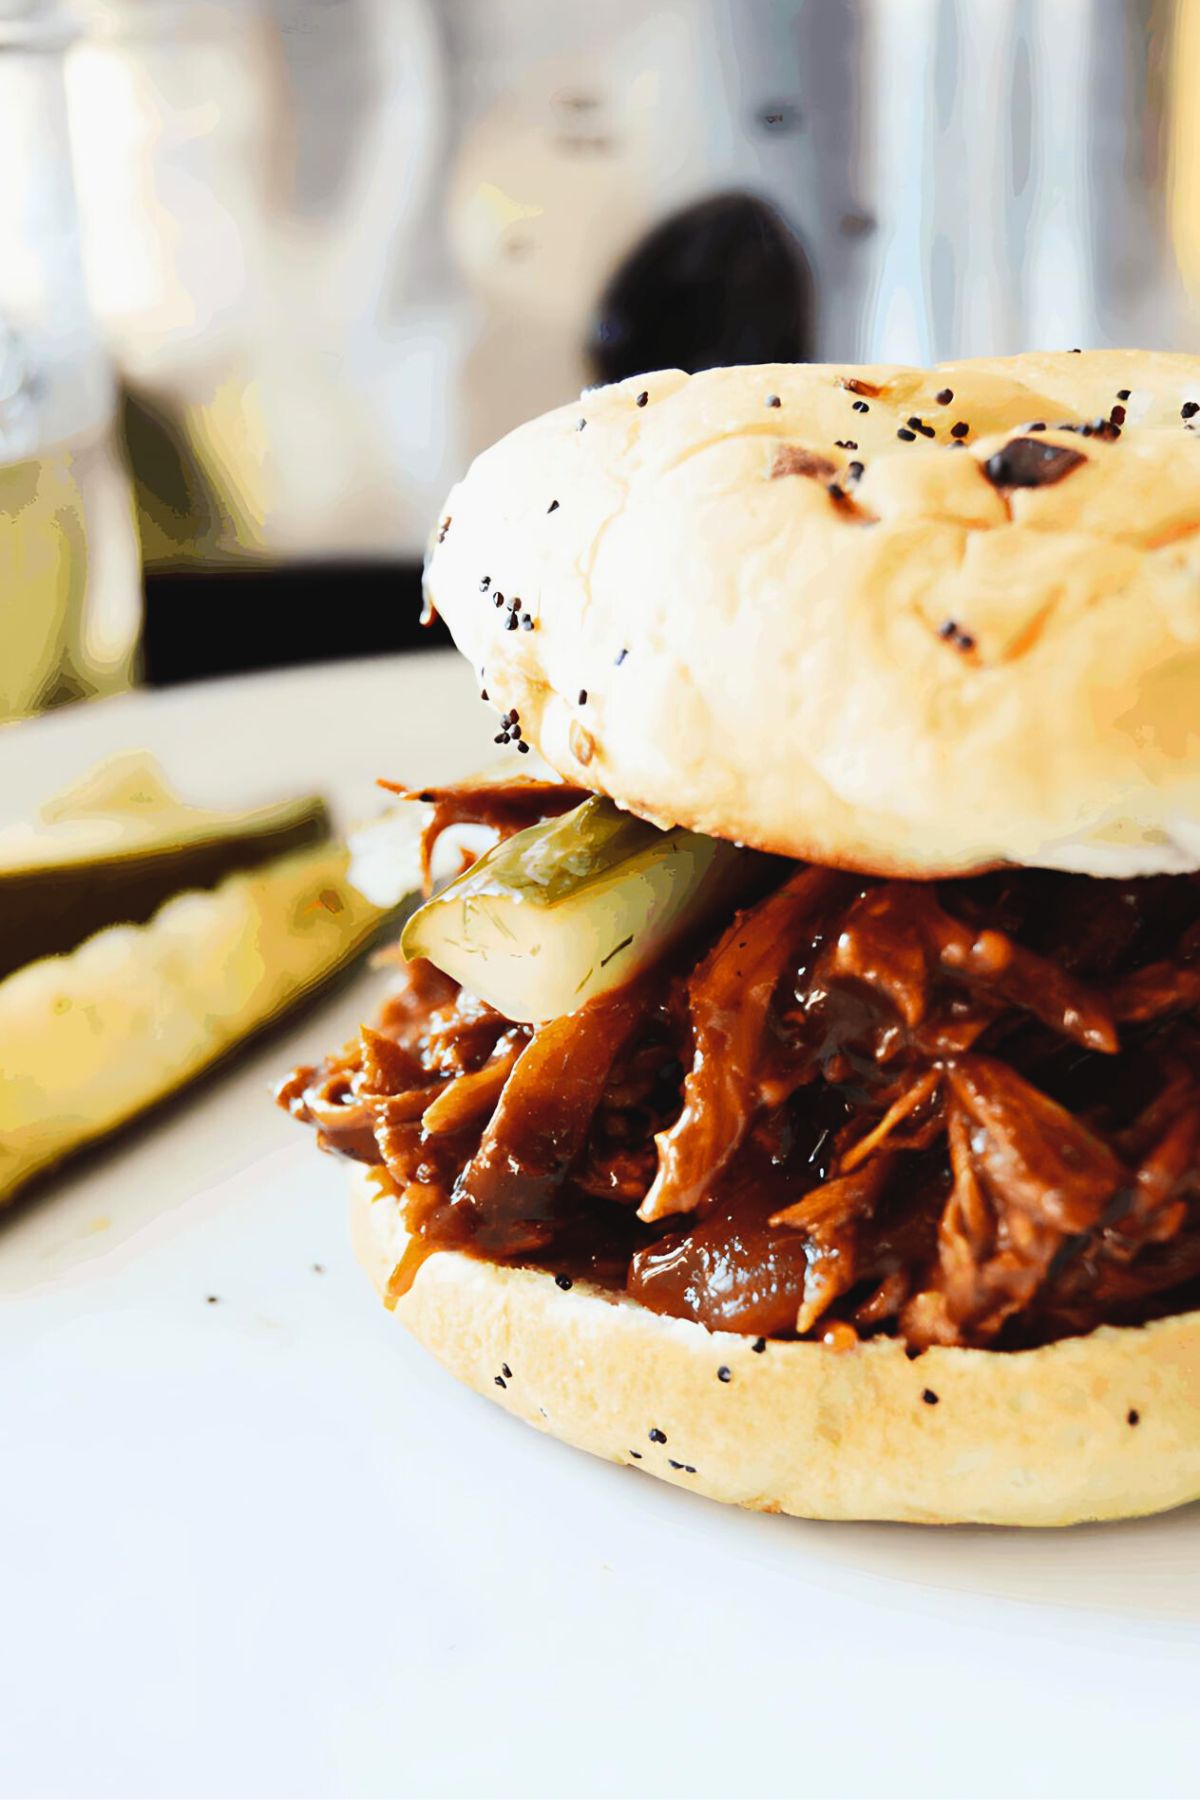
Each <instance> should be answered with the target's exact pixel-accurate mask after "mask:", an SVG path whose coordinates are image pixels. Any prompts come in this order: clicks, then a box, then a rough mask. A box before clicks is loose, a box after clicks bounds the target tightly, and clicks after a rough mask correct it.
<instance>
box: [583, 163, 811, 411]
mask: <svg viewBox="0 0 1200 1800" xmlns="http://www.w3.org/2000/svg"><path fill="white" fill-rule="evenodd" d="M813 343H814V303H813V283H812V275H811V272H810V270H809V266H808V260H807V258H806V257H805V254H804V250H803V248H802V246H801V244H800V241H799V239H798V238H797V237H796V235H795V233H794V232H793V231H792V230H791V229H790V227H789V226H788V225H787V224H786V222H785V221H784V219H783V218H782V217H781V216H780V214H779V213H777V212H776V211H775V209H774V207H772V206H768V205H767V203H766V202H765V201H764V200H760V199H758V198H757V197H756V196H755V195H753V194H736V193H735V194H718V195H716V196H715V197H714V198H713V199H711V200H702V201H700V202H699V203H698V204H697V205H695V206H689V207H687V208H686V209H685V210H684V211H683V212H678V213H675V214H674V215H673V216H672V217H671V218H668V219H666V220H664V221H663V223H662V224H661V225H657V226H656V227H655V228H654V230H653V231H651V232H650V233H649V234H648V235H647V236H646V237H644V238H643V239H642V241H641V243H640V244H638V245H637V247H636V248H635V249H634V250H632V251H631V252H630V254H629V255H628V256H627V257H626V259H625V261H624V262H623V263H622V264H621V266H620V268H619V269H618V270H617V272H616V274H615V275H614V276H613V277H612V279H611V280H610V282H609V284H608V286H607V288H606V289H605V291H604V293H603V294H602V295H601V298H600V301H599V304H598V306H597V309H596V314H595V319H594V322H593V326H592V332H591V341H590V343H589V345H588V354H589V356H590V359H591V362H592V365H593V367H594V369H595V372H596V378H597V380H598V381H621V380H624V378H625V377H626V376H628V375H644V374H645V373H646V372H647V371H648V370H651V369H686V370H687V371H688V372H689V373H695V372H696V371H697V370H699V369H712V368H717V367H719V366H720V365H722V364H725V363H762V362H807V361H808V360H809V359H810V357H811V355H812V347H813Z"/></svg>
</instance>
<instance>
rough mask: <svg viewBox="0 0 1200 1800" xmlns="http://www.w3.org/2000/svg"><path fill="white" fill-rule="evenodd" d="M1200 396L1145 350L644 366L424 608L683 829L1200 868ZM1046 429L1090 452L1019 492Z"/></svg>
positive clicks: (567, 410)
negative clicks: (1114, 430) (1018, 452)
mask: <svg viewBox="0 0 1200 1800" xmlns="http://www.w3.org/2000/svg"><path fill="white" fill-rule="evenodd" d="M852 382H854V383H857V384H858V385H859V388H860V389H862V390H863V391H856V390H855V389H854V388H853V387H851V386H849V385H848V384H849V383H852ZM946 389H950V390H951V391H952V393H953V399H952V400H950V401H947V402H944V403H939V401H938V399H937V395H938V394H939V393H940V392H941V391H943V390H946ZM1124 389H1128V390H1129V398H1128V399H1127V400H1124V401H1119V400H1118V394H1119V393H1120V392H1121V391H1122V390H1124ZM875 390H878V391H875ZM643 393H644V394H645V395H646V400H645V402H644V403H643V404H641V405H639V404H638V397H639V395H641V394H643ZM771 396H775V397H777V399H778V402H779V404H778V405H772V404H769V398H770V397H771ZM1193 399H1195V400H1200V358H1197V357H1192V356H1168V355H1158V354H1149V353H1140V352H1134V351H1104V352H1099V351H1097V352H1088V353H1085V354H1083V355H1071V354H1065V353H1063V354H1046V355H1027V356H1019V357H1012V358H1008V359H989V360H981V361H974V362H962V363H949V364H944V365H943V366H942V367H940V368H938V369H935V370H931V371H927V370H922V369H912V368H896V367H874V368H862V369H855V368H850V367H848V366H816V365H800V364H796V365H791V364H785V365H776V366H761V367H753V368H734V369H716V370H711V371H709V372H707V373H705V374H700V375H693V376H688V375H684V374H681V373H680V372H678V371H673V370H668V371H665V372H662V373H659V374H654V375H646V376H642V377H638V378H636V379H634V380H631V381H626V382H622V383H620V384H618V385H616V386H613V387H609V388H601V389H598V390H596V391H594V392H591V393H587V394H585V395H584V396H583V397H582V399H581V400H580V401H578V402H577V403H575V404H573V405H571V406H567V407H563V408H561V409H560V410H559V411H557V412H553V413H549V414H547V415H546V416H545V417H543V418H540V419H535V420H534V421H533V422H532V423H530V424H528V425H525V426H522V427H521V428H520V429H519V430H517V431H515V432H513V433H512V434H511V435H510V436H509V437H507V438H505V439H503V440H502V442H500V443H499V444H497V445H495V446H494V447H493V448H492V449H490V450H488V451H486V452H485V453H484V454H483V455H482V456H480V457H479V458H478V459H477V461H476V462H475V463H474V464H473V465H472V467H471V469H470V470H469V472H468V473H467V475H466V477H465V479H464V480H463V481H462V482H461V483H460V484H459V486H458V487H456V488H455V489H454V491H453V493H452V494H451V496H450V498H449V499H448V501H447V503H446V507H445V512H444V515H443V521H442V524H441V527H440V529H439V533H438V537H439V539H440V541H439V542H438V543H436V544H435V546H434V548H433V550H432V553H431V559H430V563H429V568H428V572H427V583H428V590H429V594H430V596H431V598H432V600H433V603H434V604H435V606H436V608H437V610H438V612H439V613H440V614H441V615H442V617H443V618H445V619H446V620H447V622H448V623H449V625H450V628H451V630H452V631H453V633H454V636H455V638H456V639H457V641H458V644H459V646H460V647H461V648H462V650H464V651H465V653H466V654H467V656H469V657H470V659H471V661H472V662H473V663H474V665H475V667H476V669H477V670H478V671H479V672H480V673H481V675H482V684H483V686H485V687H486V689H487V691H488V694H489V696H490V698H491V701H492V704H493V705H494V706H495V707H496V708H497V709H498V710H499V711H501V712H505V711H508V710H509V709H511V708H513V707H515V708H516V709H517V712H518V714H519V717H520V724H521V728H522V730H523V733H524V736H525V738H526V739H527V741H529V742H530V743H531V744H532V745H533V746H534V747H535V748H537V749H538V750H540V751H541V753H542V755H543V756H544V757H545V758H546V760H547V761H548V762H549V763H550V764H551V765H552V766H553V767H554V768H555V769H557V770H558V771H559V772H560V773H561V774H562V775H563V776H565V777H567V778H568V779H570V780H572V781H577V782H581V783H583V784H584V785H585V786H587V787H590V788H593V789H595V790H597V791H599V792H602V793H606V794H609V795H611V796H612V798H613V799H614V800H616V801H617V802H618V803H619V804H620V805H622V806H626V807H629V808H630V809H631V810H633V811H635V812H638V813H640V814H642V815H643V816H645V817H647V818H651V819H653V820H655V821H657V822H658V823H661V824H684V825H689V826H692V827H694V828H695V829H698V830H702V831H709V832H713V833H716V834H717V835H720V836H723V837H728V838H733V839H736V840H740V841H742V842H746V843H749V844H753V845H756V846H758V847H759V848H762V849H767V850H774V851H778V852H781V853H783V854H786V855H789V856H796V857H802V858H810V859H813V860H816V861H820V862H825V863H830V864H834V865H846V866H850V867H855V868H863V869H867V870H870V871H875V872H880V873H895V874H899V875H907V876H915V877H920V876H933V875H940V874H956V873H966V872H968V871H970V870H973V869H977V868H981V867H985V866H988V865H991V864H995V863H997V862H1005V861H1007V862H1013V863H1020V864H1027V865H1032V866H1046V867H1051V868H1061V869H1070V870H1077V871H1081V872H1083V873H1089V874H1096V875H1114V876H1116V875H1120V876H1125V875H1133V874H1142V873H1155V872H1161V873H1172V872H1177V871H1182V870H1185V869H1192V868H1196V867H1197V866H1200V432H1197V431H1196V430H1193V429H1192V427H1193V426H1196V425H1200V416H1197V417H1195V418H1193V419H1191V420H1190V421H1189V420H1185V419H1184V418H1183V417H1182V416H1181V409H1182V408H1183V407H1184V406H1185V405H1186V404H1188V403H1189V402H1190V401H1191V400H1193ZM856 405H857V406H859V407H861V406H863V405H865V406H866V408H867V410H866V411H862V410H856ZM1117 405H1122V406H1123V407H1124V409H1125V415H1126V417H1125V420H1124V422H1123V424H1121V428H1120V435H1119V437H1116V438H1115V439H1114V440H1111V441H1110V440H1109V439H1108V438H1107V437H1105V436H1081V435H1080V434H1078V433H1074V432H1066V431H1062V430H1055V429H1053V427H1054V426H1055V425H1061V424H1063V423H1077V422H1080V421H1094V420H1096V419H1098V418H1102V417H1108V416H1109V415H1111V412H1112V409H1113V407H1114V406H1117ZM910 417H915V418H916V419H918V420H919V421H920V422H921V424H922V425H924V426H926V427H927V428H929V429H932V431H933V433H934V435H933V437H927V436H925V435H924V434H923V433H921V432H916V433H913V434H912V441H907V440H906V439H903V438H900V437H898V436H897V432H898V431H900V430H906V431H907V430H910V428H909V427H908V425H907V423H906V421H907V420H908V419H909V418H910ZM581 420H582V421H585V424H584V426H583V428H582V429H579V428H578V427H579V422H580V421H581ZM958 422H963V423H966V424H967V425H968V426H969V428H970V429H969V434H968V435H967V437H966V442H965V447H963V448H952V447H951V446H952V445H953V444H954V442H955V440H954V438H953V437H952V436H951V428H952V427H953V426H954V425H955V424H956V423H958ZM1031 422H1045V423H1046V424H1047V425H1049V426H1050V427H1051V428H1052V429H1050V430H1048V431H1046V432H1045V433H1044V434H1037V437H1038V441H1039V442H1040V443H1043V444H1048V445H1057V446H1061V447H1063V448H1064V449H1067V450H1070V451H1074V452H1076V453H1078V455H1079V456H1081V457H1082V459H1083V460H1082V461H1080V462H1079V463H1078V464H1076V465H1075V466H1074V467H1072V468H1071V469H1070V471H1069V472H1068V473H1066V474H1065V475H1063V476H1062V478H1061V479H1059V480H1057V481H1054V482H1053V483H1051V484H1049V485H1045V486H1039V487H1020V486H1016V487H1013V486H1005V485H999V486H998V485H995V484H994V483H993V481H991V480H989V479H988V477H987V475H986V474H985V472H984V464H985V463H986V462H987V460H988V458H989V457H990V456H991V455H992V454H993V453H994V452H995V451H997V450H999V449H1001V448H1002V447H1003V446H1004V445H1005V444H1006V443H1007V442H1008V441H1009V440H1010V439H1011V438H1013V437H1016V436H1020V435H1022V433H1021V430H1020V428H1021V427H1022V426H1026V425H1028V424H1029V423H1031ZM850 446H853V447H850ZM781 453H782V455H781ZM805 453H809V454H807V455H806V454H805ZM814 457H815V458H816V461H815V462H814V460H813V458H814ZM851 462H860V463H862V464H863V465H864V471H863V474H862V476H861V478H860V479H857V480H856V479H855V477H854V474H853V472H848V471H849V465H850V463H851ZM788 468H790V469H792V470H797V471H799V472H793V473H776V474H774V475H773V471H777V470H780V469H788ZM831 482H832V483H834V485H835V492H833V493H832V494H831V492H830V484H831ZM838 486H841V487H843V488H844V490H845V493H846V495H847V496H848V497H847V498H845V499H843V498H839V497H838V494H837V492H836V488H837V487H838ZM554 502H557V505H553V504H552V503H554ZM447 518H448V520H449V523H448V524H446V522H445V521H446V519H447ZM485 578H486V587H483V586H482V585H481V584H483V583H484V582H485ZM497 591H499V592H500V593H502V594H503V595H504V596H505V604H504V605H503V606H499V607H498V606H496V605H495V604H494V596H495V595H496V593H497ZM512 599H518V600H519V603H520V605H519V613H520V614H525V615H527V616H528V620H529V625H528V626H527V627H525V628H523V627H522V625H521V624H520V623H518V624H517V626H516V627H515V628H514V629H512V630H509V629H507V628H506V624H505V621H506V619H507V617H508V604H507V603H508V601H510V600H512ZM622 653H624V654H622ZM584 693H586V700H582V699H581V695H582V694H584Z"/></svg>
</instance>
